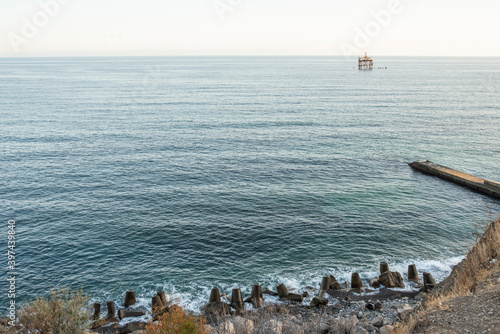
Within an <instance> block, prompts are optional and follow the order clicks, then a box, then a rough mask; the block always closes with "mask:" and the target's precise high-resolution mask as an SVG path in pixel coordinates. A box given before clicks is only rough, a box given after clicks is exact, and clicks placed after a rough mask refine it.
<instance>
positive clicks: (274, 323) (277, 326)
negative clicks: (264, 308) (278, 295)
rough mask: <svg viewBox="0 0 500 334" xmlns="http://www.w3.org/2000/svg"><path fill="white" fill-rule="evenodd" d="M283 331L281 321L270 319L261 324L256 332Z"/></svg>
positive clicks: (277, 333)
mask: <svg viewBox="0 0 500 334" xmlns="http://www.w3.org/2000/svg"><path fill="white" fill-rule="evenodd" d="M282 332H283V323H282V322H281V321H278V320H274V319H271V320H269V321H266V322H264V323H263V324H262V327H261V328H259V330H258V333H269V334H281V333H282Z"/></svg>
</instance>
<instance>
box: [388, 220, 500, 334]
mask: <svg viewBox="0 0 500 334" xmlns="http://www.w3.org/2000/svg"><path fill="white" fill-rule="evenodd" d="M475 235H476V243H475V244H474V246H473V247H472V248H470V249H469V252H468V254H467V256H466V258H465V259H464V260H463V261H462V262H460V263H459V264H458V265H457V266H455V268H453V271H452V273H451V274H450V276H449V277H448V278H446V279H445V280H444V281H443V282H441V283H440V284H439V285H438V286H437V287H436V289H435V291H433V292H432V294H431V295H430V296H429V297H428V298H427V300H426V302H425V303H424V304H423V305H422V308H421V310H420V311H419V312H418V313H416V314H414V315H412V316H410V317H409V318H407V319H406V321H404V322H403V323H400V324H398V325H397V326H396V327H395V329H394V331H393V333H394V334H408V333H411V332H412V331H413V329H414V328H415V327H416V326H417V325H418V324H419V322H421V321H423V320H425V319H426V316H427V315H428V314H429V313H430V312H433V311H436V310H439V309H441V308H442V304H444V303H446V302H447V301H449V300H450V299H453V298H456V297H460V296H466V295H469V294H471V293H473V292H474V291H475V290H476V287H477V285H478V284H479V283H480V282H482V281H484V280H485V279H486V278H487V277H488V276H490V275H491V273H492V272H493V271H495V270H496V269H498V266H499V264H498V262H496V261H497V260H498V255H499V254H500V218H499V219H497V220H496V221H493V222H492V223H490V224H476V234H475Z"/></svg>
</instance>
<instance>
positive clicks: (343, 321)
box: [327, 316, 359, 333]
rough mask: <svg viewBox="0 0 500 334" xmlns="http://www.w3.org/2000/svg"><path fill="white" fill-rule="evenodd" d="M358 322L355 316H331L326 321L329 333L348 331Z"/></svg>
mask: <svg viewBox="0 0 500 334" xmlns="http://www.w3.org/2000/svg"><path fill="white" fill-rule="evenodd" d="M358 323H359V321H358V318H356V316H351V317H349V318H333V319H330V320H328V321H327V324H328V325H330V332H331V333H349V332H350V331H351V330H352V329H353V328H354V327H355V326H357V324H358Z"/></svg>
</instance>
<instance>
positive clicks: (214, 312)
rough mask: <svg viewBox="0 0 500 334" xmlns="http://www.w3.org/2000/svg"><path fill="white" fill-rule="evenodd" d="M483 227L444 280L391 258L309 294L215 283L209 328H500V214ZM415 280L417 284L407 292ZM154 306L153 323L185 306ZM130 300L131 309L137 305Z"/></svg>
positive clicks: (221, 333) (326, 280)
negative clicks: (376, 270)
mask: <svg viewBox="0 0 500 334" xmlns="http://www.w3.org/2000/svg"><path fill="white" fill-rule="evenodd" d="M477 228H478V231H479V232H484V233H477V238H476V244H475V245H474V246H473V247H472V248H470V249H469V252H468V254H467V256H466V257H465V258H464V259H463V260H462V261H461V262H460V263H459V264H457V265H456V266H454V267H453V270H452V272H451V274H450V275H449V276H448V277H446V278H445V279H444V280H443V281H442V282H441V283H440V284H436V282H435V281H434V279H433V278H432V275H431V274H430V273H423V275H422V279H420V277H419V275H418V272H417V270H416V268H415V266H414V265H410V266H409V268H408V273H405V274H404V277H403V275H401V273H398V272H391V271H390V270H389V268H388V265H387V264H386V263H384V262H383V263H381V265H380V275H379V276H378V277H375V278H373V279H371V280H369V281H368V285H369V286H368V285H364V284H363V282H362V281H361V279H360V277H359V274H357V273H353V274H352V278H351V283H350V284H348V283H347V282H345V283H344V284H340V283H339V282H337V280H336V279H335V277H333V276H328V277H327V276H325V277H323V280H322V282H321V284H320V286H319V287H317V288H316V287H307V288H306V289H305V291H297V290H291V291H289V290H288V289H287V287H286V286H285V285H284V284H280V285H278V286H276V289H275V290H276V291H273V290H271V289H269V288H267V289H265V290H264V291H262V287H260V286H259V285H255V286H254V287H253V288H252V294H251V295H250V296H249V297H247V298H245V299H243V297H242V295H241V291H240V289H233V291H232V294H231V296H227V295H225V294H221V293H220V291H219V289H217V288H214V289H213V290H212V293H211V296H210V300H209V301H208V303H207V304H206V306H205V307H204V309H203V313H202V314H201V315H200V317H204V319H205V320H206V323H207V324H206V325H204V326H205V328H204V329H205V332H204V333H210V334H261V333H262V334H267V333H270V334H312V333H320V334H335V333H345V334H367V333H370V334H386V333H387V334H388V333H392V331H393V329H394V332H395V333H405V334H406V333H429V332H431V333H457V332H464V333H485V332H491V333H500V321H499V320H498V314H499V313H500V304H499V303H498V300H500V263H499V261H498V259H499V256H500V219H498V220H496V221H494V222H492V223H491V224H489V225H479V226H477ZM366 283H367V282H366V281H365V284H366ZM407 285H410V286H411V288H410V289H404V287H405V286H407ZM127 295H131V294H129V293H127ZM126 303H127V301H126V302H125V304H126ZM111 304H112V305H114V304H113V303H112V302H111ZM152 304H153V305H155V304H156V306H157V313H156V314H152V315H151V316H152V319H153V321H154V320H155V316H157V315H160V314H165V313H167V312H174V311H175V308H179V306H176V305H170V304H169V303H168V301H167V300H166V298H165V296H164V293H163V292H162V291H160V292H159V293H158V294H157V296H154V297H153V299H152ZM129 305H131V306H130V308H131V309H130V308H129V309H128V311H131V310H132V309H133V307H134V306H133V303H132V304H129ZM110 309H111V312H112V313H111V314H108V316H107V317H106V318H104V319H109V320H110V321H111V320H112V319H116V318H114V317H115V314H114V307H113V306H111V305H110ZM122 315H123V313H122ZM410 315H411V316H410ZM100 321H102V319H101V320H100ZM113 321H114V320H113ZM113 321H111V322H113ZM144 328H145V323H141V322H137V321H136V322H131V323H129V324H127V326H119V325H117V324H112V323H111V324H110V325H108V326H104V327H99V328H96V329H95V330H94V332H97V333H134V334H144V333H145V331H144Z"/></svg>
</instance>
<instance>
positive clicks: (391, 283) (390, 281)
mask: <svg viewBox="0 0 500 334" xmlns="http://www.w3.org/2000/svg"><path fill="white" fill-rule="evenodd" d="M378 281H379V282H380V284H382V285H383V286H385V287H386V288H404V287H405V284H404V281H403V277H402V276H401V274H400V273H398V272H397V271H386V272H385V273H383V274H381V275H380V276H379V277H378Z"/></svg>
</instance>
